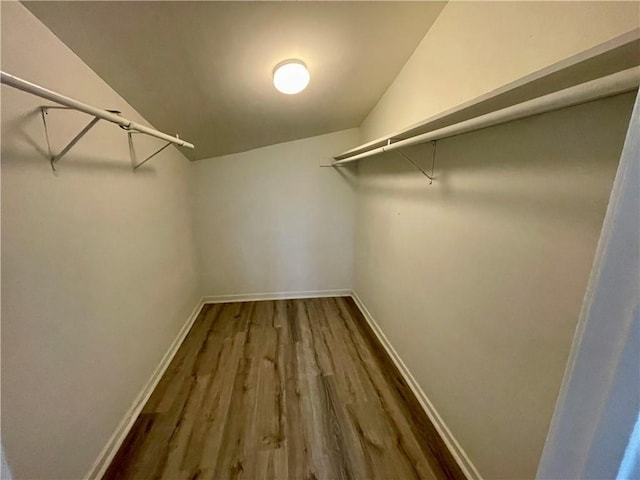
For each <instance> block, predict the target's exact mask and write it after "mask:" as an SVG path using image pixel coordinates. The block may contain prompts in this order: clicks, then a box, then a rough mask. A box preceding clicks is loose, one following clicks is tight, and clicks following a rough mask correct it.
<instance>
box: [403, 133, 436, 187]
mask: <svg viewBox="0 0 640 480" xmlns="http://www.w3.org/2000/svg"><path fill="white" fill-rule="evenodd" d="M430 143H431V144H432V145H433V154H432V155H431V175H429V174H428V173H427V172H425V171H424V169H423V168H422V167H421V166H420V165H418V164H417V163H416V162H414V161H413V160H411V159H410V158H409V157H408V156H407V155H406V154H405V153H404V152H403V151H402V150H400V149H398V153H399V154H400V155H402V156H403V157H404V158H405V159H406V160H407V161H408V162H409V163H410V164H411V165H413V166H414V167H416V168H417V169H418V170H420V173H422V174H423V175H424V176H425V177H427V178H428V179H429V185H433V180H434V178H435V177H434V176H433V171H434V169H435V165H436V145H437V143H436V141H435V140H434V141H433V142H430Z"/></svg>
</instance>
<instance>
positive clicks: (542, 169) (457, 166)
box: [360, 94, 634, 223]
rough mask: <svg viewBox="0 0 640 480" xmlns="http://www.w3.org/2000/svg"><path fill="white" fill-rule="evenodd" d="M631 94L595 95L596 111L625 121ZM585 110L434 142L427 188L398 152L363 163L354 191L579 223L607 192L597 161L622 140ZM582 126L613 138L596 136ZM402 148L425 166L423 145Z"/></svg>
mask: <svg viewBox="0 0 640 480" xmlns="http://www.w3.org/2000/svg"><path fill="white" fill-rule="evenodd" d="M633 95H634V94H625V95H620V96H617V97H613V98H610V99H606V100H602V101H601V102H602V104H601V105H602V108H606V109H610V110H617V111H623V112H625V114H624V120H625V121H628V118H629V117H630V116H631V108H632V100H633ZM592 109H593V106H592V103H591V104H585V105H581V106H577V107H572V108H570V109H565V110H561V111H557V112H552V113H547V114H543V115H539V116H536V117H531V118H527V119H522V120H518V121H515V122H511V123H509V124H504V125H500V126H495V127H490V128H487V129H484V130H482V131H477V132H473V133H469V134H465V135H461V136H457V137H452V138H448V139H443V140H439V141H438V142H437V150H436V159H435V170H434V177H435V181H434V183H433V185H429V180H428V179H427V178H425V177H424V176H423V175H422V174H421V173H420V172H419V171H418V170H417V169H416V168H415V167H413V166H411V165H410V164H409V163H408V162H407V161H406V160H405V159H404V158H403V157H402V156H401V154H400V153H399V152H387V153H385V154H382V155H379V156H377V157H373V158H369V159H366V160H363V162H364V163H365V164H366V165H365V166H364V167H363V166H361V167H360V169H361V170H360V171H361V172H362V175H361V183H360V193H361V194H364V195H373V196H382V197H386V198H389V199H390V198H392V197H398V198H402V199H403V200H406V201H410V202H424V203H425V207H427V208H428V207H429V206H432V207H435V206H436V205H438V206H440V207H444V206H446V207H447V208H464V209H465V210H468V209H475V210H477V211H483V210H487V209H491V210H492V211H502V212H503V214H505V215H513V214H517V212H518V211H519V210H522V209H525V208H526V210H527V211H529V212H535V213H536V215H533V217H537V216H538V215H542V216H545V217H547V218H555V220H556V221H561V222H565V221H566V222H569V223H572V222H576V221H580V219H581V218H583V216H584V214H585V212H588V211H592V210H593V208H595V207H598V206H599V205H600V203H601V198H602V195H603V194H606V193H607V192H608V191H609V190H610V187H611V185H610V184H607V185H606V188H607V189H608V190H607V191H606V192H605V191H603V186H602V182H601V179H600V178H598V177H597V174H598V172H599V169H600V168H602V159H603V158H614V159H617V158H619V156H620V151H621V149H622V144H623V142H624V131H625V129H624V126H623V125H620V128H610V126H609V124H608V122H607V120H606V119H605V118H606V117H607V116H606V115H598V114H593V110H592ZM620 117H622V116H620ZM576 118H579V119H580V120H579V121H580V122H581V128H563V125H566V123H567V122H568V123H569V124H575V123H576ZM604 127H607V128H604ZM585 131H586V132H594V131H602V132H603V135H616V136H618V137H619V138H615V139H613V140H611V139H603V138H602V137H599V136H598V135H584V133H583V132H585ZM576 145H580V147H579V148H576V147H575V146H576ZM610 145H619V149H618V151H615V152H614V151H611V148H610V147H609V146H610ZM403 151H404V153H405V154H406V155H407V156H409V157H410V158H411V159H412V160H413V161H415V162H416V163H418V164H419V165H420V166H421V167H422V168H423V169H425V170H426V171H427V172H429V171H430V169H431V158H432V152H433V146H432V145H431V144H421V145H416V146H413V147H408V148H405V149H403ZM469 152H473V153H472V154H469ZM616 165H617V162H615V165H614V164H613V162H611V163H610V165H609V166H610V169H613V170H612V171H615V167H616ZM594 174H595V175H596V177H594ZM612 178H613V177H612ZM425 212H426V210H425Z"/></svg>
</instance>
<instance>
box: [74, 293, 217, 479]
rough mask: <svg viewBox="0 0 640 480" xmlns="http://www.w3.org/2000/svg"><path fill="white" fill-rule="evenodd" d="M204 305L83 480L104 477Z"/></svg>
mask: <svg viewBox="0 0 640 480" xmlns="http://www.w3.org/2000/svg"><path fill="white" fill-rule="evenodd" d="M204 304H205V302H204V299H200V301H199V302H198V304H197V305H196V306H195V308H194V309H193V311H192V312H191V315H189V317H188V318H187V321H186V322H185V323H184V325H183V326H182V328H181V329H180V331H179V332H178V335H177V336H176V338H175V339H174V341H173V342H172V343H171V346H170V347H169V349H168V350H167V353H165V354H164V357H162V360H161V361H160V363H159V364H158V366H157V367H156V369H155V371H154V372H153V374H152V375H151V378H149V381H148V382H147V384H146V385H145V386H144V388H143V389H142V390H141V391H140V393H139V394H138V397H137V398H136V399H135V401H134V402H133V404H132V405H131V407H130V408H129V410H128V411H127V413H126V414H125V416H124V418H123V419H122V420H121V421H120V423H119V424H118V426H117V427H116V430H115V431H114V432H113V435H111V437H110V438H109V440H108V441H107V444H106V445H105V446H104V448H103V449H102V451H101V452H100V454H99V455H98V458H97V459H96V461H95V462H94V464H93V466H92V467H91V469H90V470H89V473H88V474H87V475H86V477H85V478H90V479H97V480H100V479H101V478H102V477H103V476H104V474H105V473H106V471H107V468H108V467H109V465H110V464H111V461H112V460H113V458H114V457H115V455H116V453H117V452H118V449H119V448H120V447H121V446H122V444H123V443H124V441H125V439H126V438H127V435H128V433H129V431H130V430H131V428H132V427H133V424H134V423H135V421H136V419H137V418H138V415H139V414H140V412H141V411H142V408H143V407H144V406H145V404H146V403H147V400H149V397H150V396H151V394H152V393H153V390H154V389H155V388H156V386H157V385H158V382H159V381H160V379H161V378H162V375H164V372H165V371H166V370H167V368H168V367H169V364H170V363H171V360H173V357H174V356H175V354H176V352H177V351H178V349H179V348H180V345H182V342H183V341H184V339H185V338H186V336H187V334H188V333H189V330H191V326H192V325H193V322H195V321H196V318H198V314H199V313H200V310H202V307H203V306H204Z"/></svg>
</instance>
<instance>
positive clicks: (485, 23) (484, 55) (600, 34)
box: [361, 1, 640, 141]
mask: <svg viewBox="0 0 640 480" xmlns="http://www.w3.org/2000/svg"><path fill="white" fill-rule="evenodd" d="M639 26H640V3H639V2H561V1H552V2H491V1H489V2H484V1H478V2H464V1H452V2H449V3H448V4H447V6H446V7H445V8H444V9H443V11H442V13H441V14H440V16H439V17H438V19H437V20H436V21H435V23H434V24H433V26H432V27H431V28H430V29H429V31H428V32H427V34H426V35H425V37H424V39H423V40H422V42H420V44H419V45H418V47H417V48H416V50H415V52H414V53H413V55H412V56H411V58H410V59H409V60H408V61H407V63H406V64H405V66H404V67H403V69H402V71H401V72H400V74H399V75H398V76H397V77H396V79H395V80H394V82H393V84H392V85H391V86H390V87H389V89H388V90H387V92H386V93H385V95H383V97H382V98H381V99H380V101H379V102H378V104H377V105H376V107H375V108H374V109H373V110H372V111H371V113H370V114H369V115H368V116H367V118H366V119H365V121H364V122H363V124H362V126H361V129H362V141H368V140H372V139H374V138H377V137H381V136H385V135H388V134H391V133H393V132H394V131H397V130H400V129H402V128H405V127H407V126H409V125H412V124H414V123H417V122H419V121H421V120H424V119H426V118H428V117H429V116H431V115H434V114H437V113H440V112H442V111H444V110H447V109H449V108H452V107H455V106H456V105H459V104H461V103H463V102H465V101H468V100H471V99H473V98H476V97H478V96H479V95H482V94H484V93H487V92H489V91H491V90H494V89H496V88H498V87H500V86H502V85H505V84H507V83H509V82H511V81H514V80H517V79H518V78H520V77H523V76H525V75H527V74H529V73H532V72H534V71H536V70H539V69H541V68H543V67H546V66H548V65H551V64H552V63H555V62H557V61H560V60H562V59H565V58H567V57H569V56H571V55H574V54H576V53H579V52H581V51H584V50H587V49H588V48H590V47H593V46H595V45H597V44H599V43H602V42H605V41H607V40H610V39H611V38H614V37H616V36H619V35H622V34H623V33H626V32H628V31H630V30H633V29H635V28H638V27H639Z"/></svg>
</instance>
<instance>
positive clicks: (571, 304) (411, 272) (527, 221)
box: [355, 94, 633, 479]
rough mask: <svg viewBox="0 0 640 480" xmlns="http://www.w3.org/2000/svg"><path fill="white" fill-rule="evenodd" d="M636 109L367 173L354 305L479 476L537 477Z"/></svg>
mask: <svg viewBox="0 0 640 480" xmlns="http://www.w3.org/2000/svg"><path fill="white" fill-rule="evenodd" d="M632 101H633V95H631V94H626V95H624V96H618V97H615V98H611V99H607V100H601V101H599V102H595V103H590V104H585V105H582V106H579V107H573V108H571V109H565V110H561V111H558V112H554V113H550V114H546V115H542V116H538V117H533V118H530V119H526V120H521V121H517V122H512V123H510V124H506V125H503V126H500V127H494V128H490V129H486V130H483V131H478V132H474V133H471V134H467V135H463V136H460V137H456V138H452V139H448V140H444V141H440V142H438V146H437V159H436V177H437V180H436V181H435V182H434V184H433V185H431V186H429V185H428V182H427V180H426V179H425V178H424V177H423V176H422V175H421V174H420V173H418V172H416V171H415V169H414V168H413V167H411V166H410V165H409V164H408V163H407V162H406V161H405V160H404V159H402V157H400V156H399V155H398V154H392V153H387V154H385V155H384V156H380V157H376V158H372V159H369V160H367V161H366V162H361V164H360V166H359V174H358V176H359V191H358V211H357V237H356V238H357V246H358V248H357V249H356V267H355V291H356V292H357V294H358V295H359V297H360V298H361V299H362V300H363V302H364V304H365V305H366V306H367V307H368V309H369V311H370V312H371V314H372V315H373V317H374V318H375V319H376V320H377V322H378V323H379V324H380V326H381V328H382V330H383V331H384V333H385V334H386V336H387V337H388V338H389V340H390V342H391V344H392V345H393V346H394V347H395V349H396V351H397V352H398V354H399V355H400V357H401V358H402V359H403V360H404V362H405V363H406V364H407V366H408V368H409V370H410V371H411V373H412V374H413V376H414V377H415V378H416V379H417V381H418V383H419V384H420V386H421V387H422V389H423V390H424V391H425V392H426V395H427V396H428V397H429V398H430V399H431V401H432V402H433V404H434V405H435V408H436V410H437V411H438V412H439V414H440V415H441V416H442V418H443V420H444V422H445V424H446V425H447V426H448V427H449V428H450V430H451V431H452V433H453V435H454V437H455V438H456V439H457V441H458V442H459V443H460V445H461V446H462V448H463V449H464V450H465V451H466V453H467V454H468V455H469V457H470V459H471V461H472V462H473V463H474V464H475V466H476V468H477V469H478V470H479V472H480V474H481V475H482V476H483V477H484V478H487V479H497V478H533V477H534V475H535V472H536V466H537V464H538V459H539V457H540V453H541V451H542V447H543V443H544V439H545V436H546V433H547V428H548V426H549V421H550V419H551V415H552V412H553V407H554V404H555V400H556V397H557V394H558V390H559V386H560V382H561V379H562V373H563V370H564V365H565V362H566V359H567V355H568V352H569V347H570V345H571V339H572V335H573V331H574V329H575V325H576V321H577V318H578V314H579V312H580V306H581V303H582V298H583V295H584V292H585V288H586V284H587V278H588V276H589V271H590V268H591V262H592V260H593V256H594V252H595V248H596V243H597V239H598V236H599V233H600V228H601V226H602V218H603V216H604V212H605V209H606V205H607V200H608V198H609V193H610V190H611V185H612V182H613V177H614V174H615V171H616V166H617V161H618V158H619V155H620V151H621V148H622V144H623V141H624V135H625V131H626V127H627V124H628V121H629V116H630V111H631V106H632ZM406 152H407V154H408V155H410V156H411V157H413V158H415V159H416V160H417V161H421V160H422V161H423V162H424V163H423V165H424V166H425V167H426V166H427V165H429V164H430V162H429V161H428V160H429V159H430V152H431V151H430V147H429V146H427V147H425V146H419V147H418V148H414V149H411V150H407V151H406ZM429 166H430V165H429Z"/></svg>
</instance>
